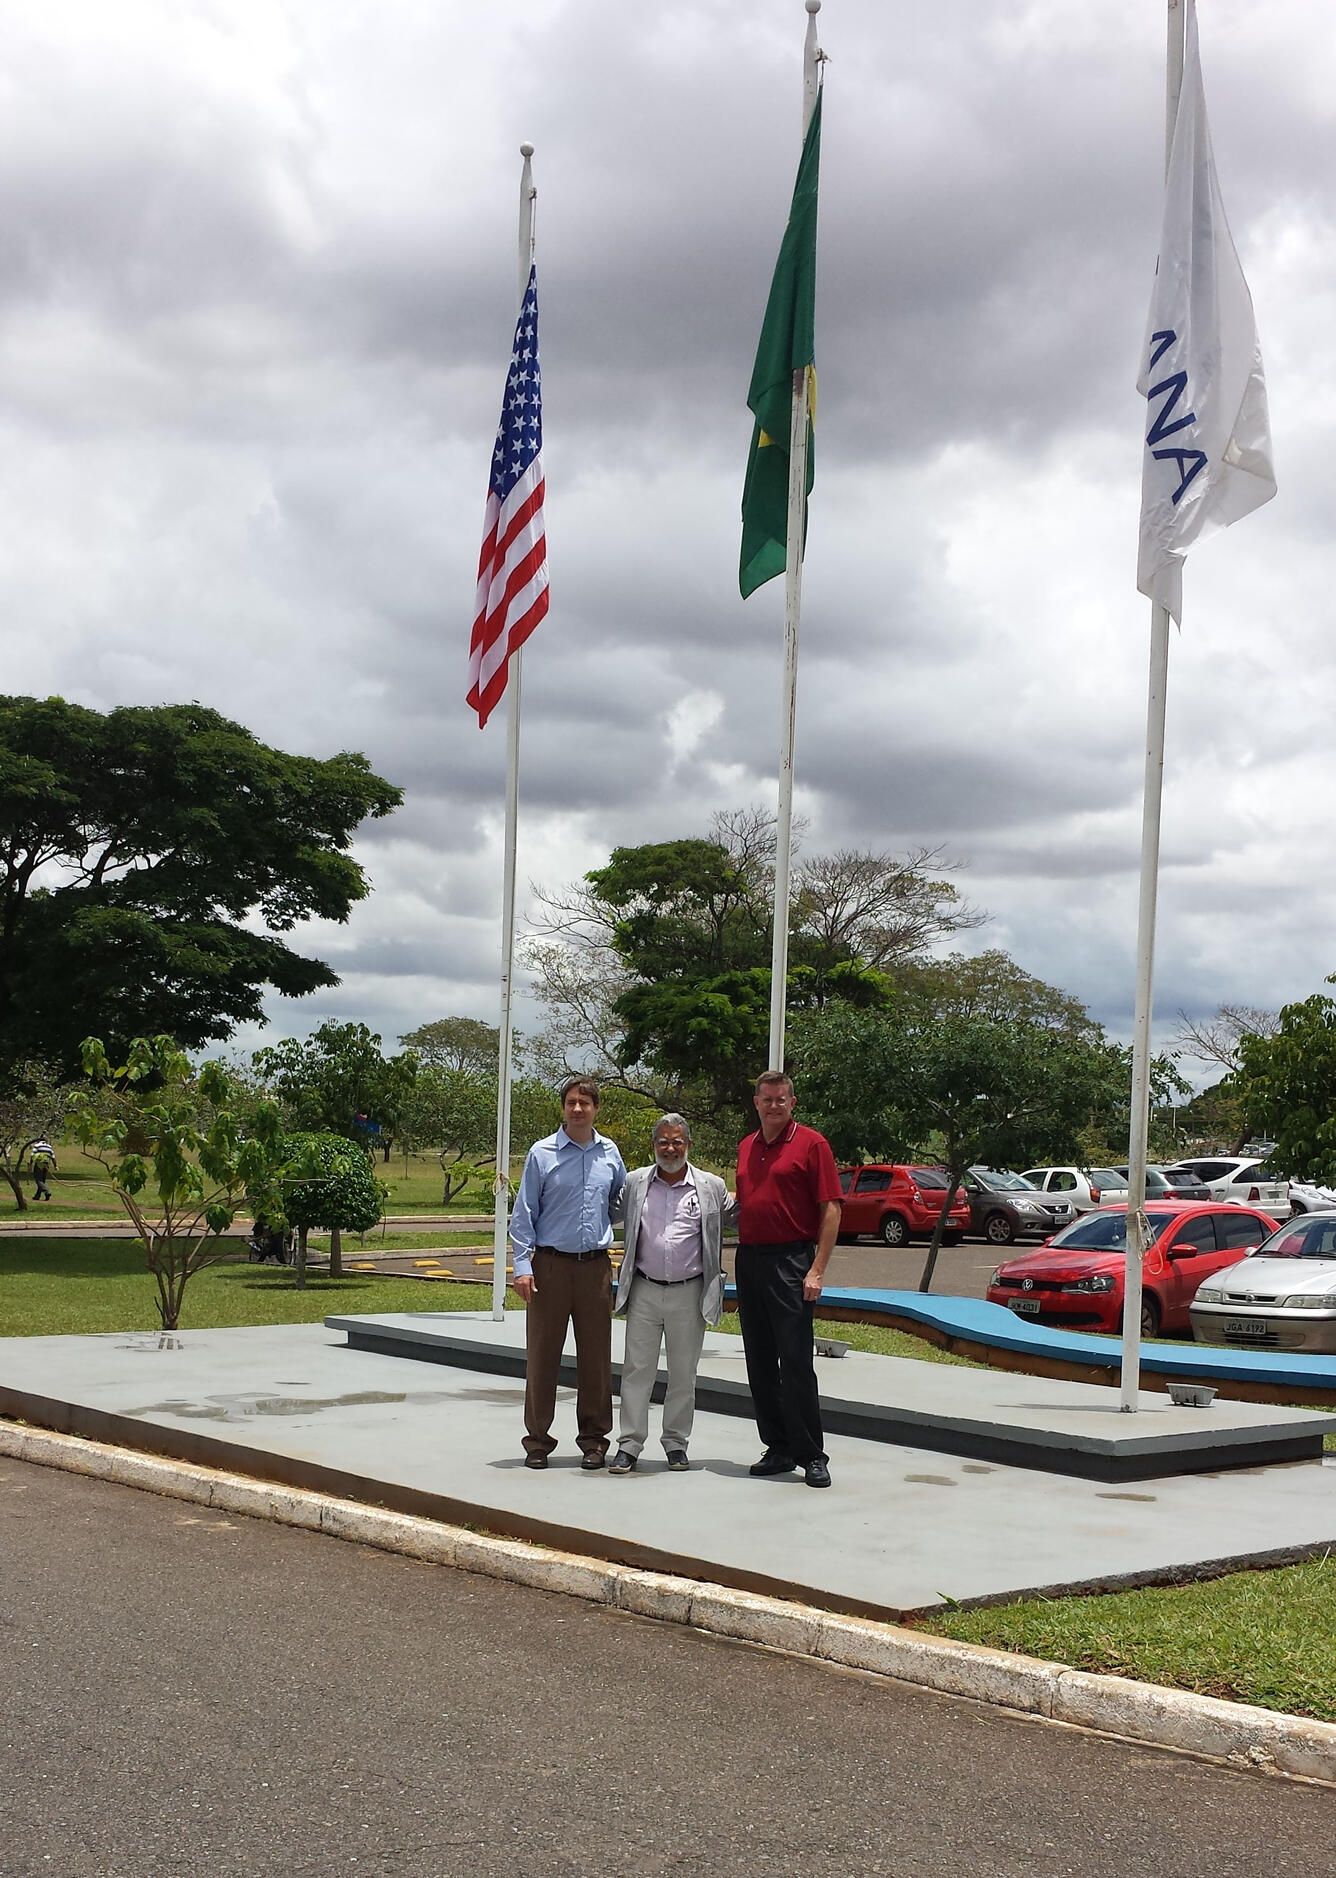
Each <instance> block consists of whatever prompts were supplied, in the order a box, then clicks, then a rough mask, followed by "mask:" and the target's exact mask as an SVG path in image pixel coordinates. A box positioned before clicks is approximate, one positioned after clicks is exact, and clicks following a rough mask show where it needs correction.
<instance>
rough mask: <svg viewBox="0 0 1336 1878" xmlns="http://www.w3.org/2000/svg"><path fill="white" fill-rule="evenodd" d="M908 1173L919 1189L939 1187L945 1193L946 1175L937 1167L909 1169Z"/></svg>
mask: <svg viewBox="0 0 1336 1878" xmlns="http://www.w3.org/2000/svg"><path fill="white" fill-rule="evenodd" d="M909 1171H910V1173H911V1174H912V1175H913V1176H914V1179H915V1180H916V1181H917V1182H918V1184H919V1186H920V1187H940V1188H941V1190H942V1192H943V1193H945V1192H946V1175H945V1174H944V1173H943V1172H942V1171H941V1169H940V1168H937V1167H911V1168H910V1170H909Z"/></svg>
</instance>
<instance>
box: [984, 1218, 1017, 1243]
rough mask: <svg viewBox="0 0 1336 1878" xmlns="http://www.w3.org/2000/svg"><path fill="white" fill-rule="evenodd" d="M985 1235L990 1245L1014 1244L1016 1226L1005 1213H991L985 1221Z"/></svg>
mask: <svg viewBox="0 0 1336 1878" xmlns="http://www.w3.org/2000/svg"><path fill="white" fill-rule="evenodd" d="M983 1236H984V1238H985V1239H986V1240H987V1241H988V1243H989V1245H1013V1244H1014V1243H1015V1239H1016V1228H1015V1226H1013V1225H1012V1223H1011V1221H1010V1220H1009V1219H1008V1218H1007V1216H1006V1214H1005V1213H990V1214H989V1215H988V1217H987V1219H986V1220H985V1221H984V1223H983Z"/></svg>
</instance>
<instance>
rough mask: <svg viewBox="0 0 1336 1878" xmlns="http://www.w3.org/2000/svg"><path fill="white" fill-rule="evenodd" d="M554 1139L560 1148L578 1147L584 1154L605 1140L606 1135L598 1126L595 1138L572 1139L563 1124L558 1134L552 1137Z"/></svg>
mask: <svg viewBox="0 0 1336 1878" xmlns="http://www.w3.org/2000/svg"><path fill="white" fill-rule="evenodd" d="M552 1139H553V1140H554V1141H555V1142H556V1144H557V1147H558V1149H561V1148H576V1149H578V1150H579V1152H580V1153H581V1154H584V1153H585V1152H586V1151H587V1150H588V1149H590V1148H596V1147H598V1146H599V1145H600V1144H601V1143H602V1142H603V1140H604V1139H605V1137H604V1136H603V1135H601V1134H600V1133H599V1132H598V1130H597V1128H596V1129H595V1130H594V1139H593V1140H592V1141H572V1140H571V1138H570V1136H569V1135H568V1134H567V1133H566V1129H565V1127H564V1126H562V1127H561V1128H558V1130H557V1132H556V1134H555V1135H554V1136H553V1137H552Z"/></svg>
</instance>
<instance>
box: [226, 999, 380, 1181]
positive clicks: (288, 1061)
mask: <svg viewBox="0 0 1336 1878" xmlns="http://www.w3.org/2000/svg"><path fill="white" fill-rule="evenodd" d="M251 1060H252V1062H253V1064H254V1067H255V1072H256V1074H257V1075H258V1076H259V1077H260V1078H261V1079H262V1081H263V1082H264V1083H265V1084H266V1086H267V1087H268V1088H269V1089H270V1090H271V1091H272V1093H273V1094H274V1095H275V1096H276V1097H277V1098H278V1100H279V1101H280V1102H281V1103H282V1104H283V1108H284V1111H285V1112H286V1114H287V1115H288V1117H289V1120H290V1123H291V1125H292V1127H293V1128H294V1129H295V1130H301V1131H307V1132H309V1131H324V1132H327V1133H330V1134H336V1135H346V1136H347V1138H348V1139H349V1140H350V1141H358V1142H361V1143H362V1145H363V1146H364V1147H367V1148H368V1149H369V1148H370V1147H371V1146H372V1144H373V1143H375V1144H376V1145H379V1146H381V1147H382V1148H384V1150H385V1158H386V1160H388V1159H389V1144H390V1142H391V1141H392V1140H393V1138H394V1135H395V1132H396V1130H397V1128H398V1126H399V1119H400V1116H401V1114H402V1112H403V1109H404V1105H405V1103H406V1101H407V1100H408V1097H409V1093H410V1091H411V1089H412V1087H413V1083H414V1081H415V1080H416V1077H417V1060H416V1058H415V1057H414V1056H413V1054H412V1053H411V1052H406V1053H405V1054H404V1055H402V1056H394V1057H388V1058H387V1057H385V1056H384V1055H383V1054H382V1053H381V1047H380V1037H379V1036H378V1035H377V1033H376V1032H375V1031H373V1030H369V1029H368V1028H367V1026H366V1025H365V1024H336V1023H325V1024H321V1025H319V1026H318V1027H317V1028H316V1029H315V1030H313V1031H312V1032H311V1034H310V1036H309V1037H305V1038H297V1037H285V1038H284V1039H283V1041H282V1042H281V1043H275V1044H269V1045H267V1046H266V1047H265V1048H264V1049H262V1050H257V1051H256V1052H255V1055H254V1057H253V1058H252V1059H251ZM359 1118H360V1119H359ZM368 1124H370V1126H369V1125H368Z"/></svg>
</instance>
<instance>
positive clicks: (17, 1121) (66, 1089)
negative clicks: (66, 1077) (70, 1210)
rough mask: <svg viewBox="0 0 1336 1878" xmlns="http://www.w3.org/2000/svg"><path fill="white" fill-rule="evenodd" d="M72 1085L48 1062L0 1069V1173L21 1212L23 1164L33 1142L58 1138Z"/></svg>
mask: <svg viewBox="0 0 1336 1878" xmlns="http://www.w3.org/2000/svg"><path fill="white" fill-rule="evenodd" d="M73 1095H74V1088H73V1085H72V1084H70V1083H68V1082H65V1081H63V1080H62V1078H61V1077H60V1076H59V1075H58V1074H57V1072H56V1071H55V1070H54V1069H53V1068H52V1066H51V1065H50V1064H49V1063H42V1062H36V1061H33V1062H27V1063H15V1064H14V1065H13V1066H12V1067H11V1068H10V1069H9V1070H7V1071H0V1174H2V1175H3V1176H4V1178H5V1180H6V1182H7V1183H8V1186H9V1190H10V1192H11V1193H12V1194H13V1196H14V1204H15V1206H16V1207H17V1208H18V1210H19V1212H20V1213H26V1212H27V1210H28V1196H27V1195H26V1194H25V1193H24V1191H23V1163H24V1158H25V1156H27V1155H28V1154H29V1150H30V1148H31V1147H32V1144H33V1142H34V1141H40V1140H42V1139H43V1138H44V1137H46V1138H49V1139H50V1140H51V1141H53V1142H54V1141H56V1140H58V1139H59V1137H60V1134H61V1131H62V1130H63V1128H64V1126H65V1118H66V1116H67V1115H68V1114H69V1111H70V1106H71V1102H72V1098H73Z"/></svg>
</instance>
